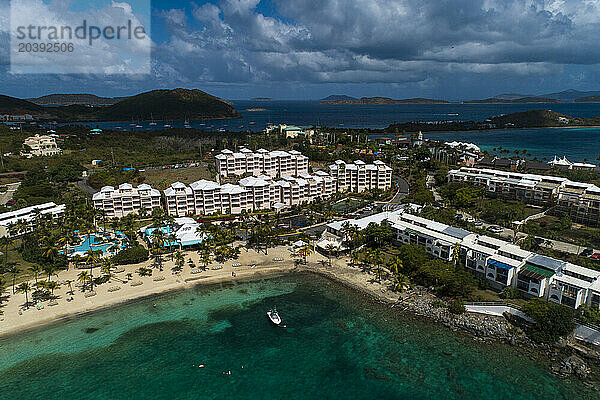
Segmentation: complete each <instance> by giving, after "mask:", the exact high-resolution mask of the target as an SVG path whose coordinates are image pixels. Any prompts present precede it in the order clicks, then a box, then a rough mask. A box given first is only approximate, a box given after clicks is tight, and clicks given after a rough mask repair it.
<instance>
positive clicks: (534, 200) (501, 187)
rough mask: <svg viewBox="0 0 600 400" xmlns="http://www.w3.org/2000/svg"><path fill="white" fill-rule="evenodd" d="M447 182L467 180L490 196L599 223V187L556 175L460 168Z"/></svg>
mask: <svg viewBox="0 0 600 400" xmlns="http://www.w3.org/2000/svg"><path fill="white" fill-rule="evenodd" d="M448 181H449V182H468V183H471V184H473V185H480V186H483V187H485V188H486V191H487V193H488V194H490V195H491V196H497V197H500V198H503V199H508V200H520V201H524V202H526V203H529V204H536V205H544V206H551V205H556V211H558V212H560V213H564V214H567V215H569V216H570V217H571V219H572V220H573V221H574V222H579V223H584V224H588V225H592V226H597V225H600V188H599V187H598V186H596V185H593V184H591V183H582V182H573V181H571V180H569V179H567V178H562V177H558V176H546V175H535V174H521V173H517V172H506V171H498V170H493V169H479V168H466V167H463V168H461V169H459V170H452V171H450V172H448Z"/></svg>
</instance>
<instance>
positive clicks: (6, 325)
mask: <svg viewBox="0 0 600 400" xmlns="http://www.w3.org/2000/svg"><path fill="white" fill-rule="evenodd" d="M194 254H195V253H191V252H188V253H186V257H191V258H194ZM282 256H283V260H284V261H275V260H274V259H273V258H275V257H282ZM196 257H197V254H196ZM347 261H348V260H347V257H344V258H338V259H335V260H332V265H331V266H329V264H328V259H327V258H326V257H324V256H322V255H320V254H318V253H317V254H312V255H311V256H309V257H308V263H307V264H304V265H303V264H300V265H298V266H296V265H295V264H294V262H293V258H292V257H291V256H290V252H289V250H288V249H287V248H286V247H285V246H279V247H276V248H272V249H269V255H264V254H259V253H257V252H256V251H254V250H248V251H247V252H242V254H241V255H240V258H239V261H236V262H242V264H243V266H241V267H236V268H233V267H232V262H233V261H232V260H230V261H228V262H227V263H225V264H223V268H222V269H221V270H218V271H214V270H208V271H205V272H202V273H201V274H199V275H197V276H193V275H192V274H190V272H189V271H190V270H189V269H187V268H184V272H183V273H181V275H173V276H170V277H169V279H168V280H167V279H166V278H164V279H163V280H159V281H153V280H152V279H153V277H152V276H151V277H144V278H143V279H144V282H143V283H142V284H141V285H138V286H131V285H127V286H126V290H124V292H123V293H122V295H120V296H115V295H114V292H113V293H110V292H108V291H107V289H108V288H109V287H111V286H113V285H114V283H113V285H111V284H110V283H109V284H104V285H102V289H103V290H102V291H100V290H99V289H98V288H97V293H98V294H97V295H95V296H93V297H90V298H85V293H87V292H80V291H77V292H76V290H75V288H74V292H76V294H75V295H74V297H76V299H75V301H76V302H77V301H79V300H80V299H82V298H83V301H79V302H77V303H73V302H71V303H68V302H66V301H65V300H64V298H66V297H64V298H61V297H60V295H59V296H58V298H59V300H61V303H59V305H62V307H59V305H57V306H54V307H56V308H54V309H53V308H51V307H46V308H43V309H41V310H36V308H35V306H33V307H30V309H29V310H25V311H23V314H22V315H20V314H18V313H17V312H15V310H16V308H15V307H14V306H15V303H19V299H15V300H13V301H12V302H10V301H9V304H7V303H5V304H7V305H11V307H5V314H4V315H3V317H4V318H3V319H2V321H1V322H0V337H1V338H3V339H4V338H6V337H10V336H12V335H15V334H18V333H27V332H30V331H33V330H36V329H43V328H44V327H47V326H51V325H54V324H60V323H62V322H65V321H68V320H71V319H73V318H77V317H78V316H83V315H86V314H91V313H94V312H96V311H102V310H109V309H110V308H112V307H116V306H119V305H124V304H128V303H133V302H137V301H142V300H145V299H148V298H151V297H154V296H160V295H163V294H167V293H169V292H172V291H178V290H187V289H190V288H193V287H196V286H199V285H217V284H223V283H225V284H227V283H232V282H235V281H238V282H252V281H257V280H260V279H261V278H272V277H277V276H282V275H285V274H291V273H295V272H296V273H309V274H315V275H319V276H321V277H323V278H325V279H328V280H331V281H334V282H335V283H337V284H340V285H342V286H344V287H346V288H348V289H350V290H353V291H356V292H358V293H359V294H361V295H363V296H366V297H368V298H369V299H370V300H372V301H375V302H377V303H380V304H383V305H384V306H386V307H389V308H390V311H391V310H393V312H400V313H402V314H403V315H404V316H408V317H411V318H418V319H422V320H426V321H429V322H431V323H433V324H436V325H438V326H439V325H443V326H444V327H445V328H447V329H449V330H450V331H452V332H455V333H457V334H461V335H465V336H467V337H468V338H469V339H470V340H472V341H474V342H480V343H487V344H494V343H501V344H507V345H510V346H512V347H515V348H518V349H520V351H521V352H522V353H523V355H524V356H526V357H529V358H531V359H535V360H536V361H537V362H540V363H542V364H544V365H546V366H547V367H548V369H549V370H550V372H552V373H554V374H556V375H559V376H563V377H565V376H569V375H570V374H568V375H564V374H563V375H561V372H560V371H558V370H557V365H562V364H564V362H565V360H566V359H567V357H569V356H571V355H573V354H578V352H577V348H575V347H574V346H570V345H569V343H568V342H563V343H559V344H556V345H552V346H550V345H540V344H537V343H534V342H533V341H531V340H530V339H529V338H528V337H527V336H526V335H525V334H524V333H523V332H522V331H521V330H519V329H516V328H515V327H514V326H513V325H511V324H510V323H509V321H508V320H507V319H506V318H505V317H501V316H493V315H484V314H477V313H470V312H465V313H463V314H460V315H454V314H451V313H450V312H449V311H448V309H447V308H446V306H445V303H446V301H443V300H442V299H440V298H438V297H436V296H435V295H433V294H431V293H429V292H428V291H427V290H426V289H425V288H420V287H415V288H411V289H409V290H404V291H402V292H395V291H392V290H390V289H389V287H388V285H389V281H385V280H382V281H381V282H377V281H376V280H375V277H374V276H373V275H372V274H370V273H368V272H364V271H362V270H361V269H360V268H358V267H351V266H349V264H348V262H347ZM169 263H172V261H165V271H163V272H168V269H169ZM251 263H255V264H256V267H255V268H251V267H250V266H249V265H252V264H251ZM144 264H145V265H146V266H148V265H149V264H150V262H146V263H144ZM144 264H142V266H144ZM127 267H129V269H137V268H139V267H140V264H136V265H134V266H127ZM79 271H80V270H73V269H71V271H70V272H71V273H77V272H79ZM64 272H69V271H64ZM186 272H187V273H186ZM232 272H235V273H236V276H235V277H234V276H232ZM165 275H166V274H165ZM154 277H156V275H155V276H154ZM136 281H137V282H139V281H140V279H139V278H137V277H136V278H134V279H133V280H132V281H129V282H127V283H131V282H136ZM149 281H152V284H151V285H150V284H149V285H146V283H148V282H149ZM144 285H146V286H145V287H143V290H140V287H142V286H144ZM61 289H63V290H61V292H65V290H64V289H65V288H64V287H61ZM16 296H18V297H21V296H24V295H23V294H17V295H16ZM13 297H15V296H12V295H11V298H13ZM22 300H24V299H22ZM45 305H46V306H47V303H46V304H45ZM9 310H12V312H14V314H8V313H7V311H9ZM7 319H8V320H7ZM596 353H597V352H596ZM578 355H579V356H584V357H585V359H586V360H590V361H593V360H595V362H594V365H596V366H595V367H594V368H593V370H592V371H591V373H590V375H589V377H588V376H587V375H586V376H585V377H579V378H581V379H582V380H586V379H585V378H586V377H587V378H592V379H596V377H598V374H600V371H598V370H597V365H598V360H597V359H596V357H595V356H594V354H589V357H586V355H585V354H578Z"/></svg>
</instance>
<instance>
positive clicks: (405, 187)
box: [388, 176, 410, 204]
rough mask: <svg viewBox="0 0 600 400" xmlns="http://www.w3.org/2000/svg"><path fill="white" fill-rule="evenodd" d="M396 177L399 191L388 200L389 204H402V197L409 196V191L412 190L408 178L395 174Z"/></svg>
mask: <svg viewBox="0 0 600 400" xmlns="http://www.w3.org/2000/svg"><path fill="white" fill-rule="evenodd" d="M395 178H396V186H397V188H398V191H397V192H396V194H395V195H394V197H392V199H391V200H390V201H389V202H388V203H389V204H400V203H401V202H402V199H404V198H405V197H406V196H408V193H409V191H410V185H409V184H408V182H407V181H406V179H404V178H402V177H401V176H395Z"/></svg>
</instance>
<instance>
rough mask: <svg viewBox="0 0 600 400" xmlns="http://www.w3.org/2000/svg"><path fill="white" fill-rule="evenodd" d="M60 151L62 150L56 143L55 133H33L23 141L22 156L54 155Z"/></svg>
mask: <svg viewBox="0 0 600 400" xmlns="http://www.w3.org/2000/svg"><path fill="white" fill-rule="evenodd" d="M60 153H62V150H61V149H60V148H59V147H58V145H57V144H56V137H55V135H35V136H30V137H28V138H27V139H25V141H24V142H23V151H22V152H21V155H22V156H23V157H27V158H31V157H41V156H54V155H57V154H60Z"/></svg>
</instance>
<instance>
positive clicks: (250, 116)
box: [85, 101, 600, 161]
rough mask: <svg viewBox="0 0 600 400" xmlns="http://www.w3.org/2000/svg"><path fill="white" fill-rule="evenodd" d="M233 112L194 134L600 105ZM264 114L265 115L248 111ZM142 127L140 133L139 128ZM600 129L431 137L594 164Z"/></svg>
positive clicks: (265, 105)
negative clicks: (278, 125) (282, 125)
mask: <svg viewBox="0 0 600 400" xmlns="http://www.w3.org/2000/svg"><path fill="white" fill-rule="evenodd" d="M233 105H234V107H235V108H236V109H237V110H238V111H240V113H241V114H242V115H243V116H244V118H241V119H235V120H208V121H190V126H191V127H192V128H197V129H202V130H206V131H218V130H219V129H221V130H227V131H252V132H258V131H262V130H264V128H265V127H266V126H267V125H269V124H271V123H287V124H296V125H301V126H312V125H319V126H328V127H340V128H344V127H347V128H373V129H382V128H386V127H387V126H389V125H390V124H393V123H396V122H407V121H471V120H474V121H482V120H484V119H486V118H488V117H490V116H494V115H500V114H508V113H513V112H519V111H526V110H537V109H549V110H553V111H556V112H560V113H564V114H568V115H572V116H577V117H592V116H597V115H600V103H563V104H381V105H368V104H366V105H359V104H355V105H344V104H338V105H333V104H319V103H318V102H317V101H267V102H252V101H236V102H234V104H233ZM253 108H254V109H256V108H261V109H265V110H266V111H247V110H249V109H253ZM165 124H170V125H171V126H173V127H179V128H183V127H184V121H170V122H164V121H156V125H150V122H149V121H139V122H133V123H127V122H99V123H88V124H85V125H87V126H89V127H100V128H103V129H115V128H117V127H118V128H120V129H123V130H135V131H145V130H156V129H164V125H165ZM136 125H139V127H135V126H136ZM599 135H600V130H598V129H523V130H497V131H496V130H494V131H479V132H452V133H432V134H427V137H429V138H433V139H442V140H449V141H452V140H459V141H468V142H473V143H476V144H477V145H479V146H481V147H482V148H483V149H486V150H491V149H492V148H494V147H497V146H502V147H503V148H507V149H511V150H515V149H518V150H522V149H526V150H528V151H529V152H530V153H531V154H532V155H534V156H536V157H538V158H539V159H543V158H544V157H546V158H548V159H550V158H552V157H553V156H554V155H555V154H556V155H559V156H562V155H566V156H567V157H568V158H570V159H572V161H583V159H584V158H585V159H588V160H589V161H592V160H595V159H596V157H598V156H599V155H600V150H598V146H596V145H595V144H596V143H597V141H598V137H599Z"/></svg>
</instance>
